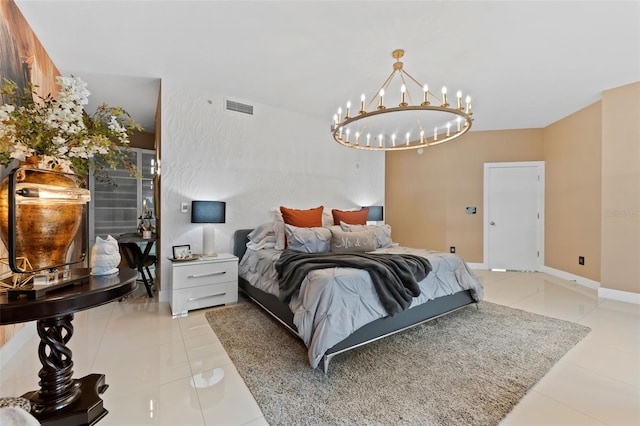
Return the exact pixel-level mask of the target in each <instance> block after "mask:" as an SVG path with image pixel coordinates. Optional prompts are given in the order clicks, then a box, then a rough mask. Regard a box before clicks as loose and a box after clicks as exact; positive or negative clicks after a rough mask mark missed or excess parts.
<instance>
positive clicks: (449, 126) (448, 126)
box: [347, 123, 451, 139]
mask: <svg viewBox="0 0 640 426" xmlns="http://www.w3.org/2000/svg"><path fill="white" fill-rule="evenodd" d="M450 130H451V123H447V137H449V136H450V135H451V133H450ZM347 132H348V130H347ZM348 138H349V133H347V139H348Z"/></svg>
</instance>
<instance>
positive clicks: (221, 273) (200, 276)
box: [187, 271, 227, 278]
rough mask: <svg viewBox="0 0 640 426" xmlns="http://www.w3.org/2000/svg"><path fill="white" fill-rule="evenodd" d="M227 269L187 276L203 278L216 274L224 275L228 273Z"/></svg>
mask: <svg viewBox="0 0 640 426" xmlns="http://www.w3.org/2000/svg"><path fill="white" fill-rule="evenodd" d="M226 273H227V271H222V272H211V273H208V274H200V275H188V276H187V278H202V277H213V276H216V275H224V274H226Z"/></svg>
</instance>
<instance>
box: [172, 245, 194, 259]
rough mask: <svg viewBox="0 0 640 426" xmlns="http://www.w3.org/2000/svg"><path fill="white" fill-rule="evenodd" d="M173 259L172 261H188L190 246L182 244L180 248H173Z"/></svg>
mask: <svg viewBox="0 0 640 426" xmlns="http://www.w3.org/2000/svg"><path fill="white" fill-rule="evenodd" d="M172 249H173V258H174V259H189V258H191V245H190V244H183V245H180V246H173V247H172Z"/></svg>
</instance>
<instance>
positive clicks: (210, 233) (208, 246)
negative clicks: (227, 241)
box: [202, 223, 216, 256]
mask: <svg viewBox="0 0 640 426" xmlns="http://www.w3.org/2000/svg"><path fill="white" fill-rule="evenodd" d="M215 234H216V228H215V226H214V225H213V224H211V223H206V224H205V225H204V226H203V227H202V256H209V255H210V254H214V255H215V253H216V249H215V247H216V238H215Z"/></svg>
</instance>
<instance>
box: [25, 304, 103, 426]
mask: <svg viewBox="0 0 640 426" xmlns="http://www.w3.org/2000/svg"><path fill="white" fill-rule="evenodd" d="M71 321H73V314H67V315H62V316H58V317H53V318H45V319H42V320H38V325H37V329H38V336H40V345H39V346H38V357H39V358H40V363H41V364H42V369H40V372H39V373H38V376H39V377H40V382H39V385H40V390H37V391H32V392H27V393H26V394H24V395H22V397H23V398H26V399H28V400H30V401H31V413H32V414H33V415H34V416H35V417H36V418H37V419H38V421H40V423H41V424H43V425H48V426H65V425H69V426H71V425H92V424H94V423H96V422H97V421H98V420H100V419H101V418H103V417H104V416H106V415H107V413H108V411H107V410H105V409H104V407H103V406H102V399H101V398H100V396H99V395H100V394H102V393H104V391H105V390H106V389H107V387H108V385H106V384H105V376H104V375H103V374H90V375H88V376H85V377H83V378H81V379H73V361H72V360H71V350H70V349H69V348H68V347H67V346H66V345H67V343H68V342H69V340H70V339H71V336H72V335H73V325H72V324H71Z"/></svg>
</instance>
